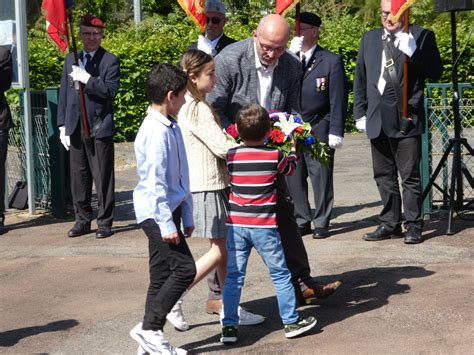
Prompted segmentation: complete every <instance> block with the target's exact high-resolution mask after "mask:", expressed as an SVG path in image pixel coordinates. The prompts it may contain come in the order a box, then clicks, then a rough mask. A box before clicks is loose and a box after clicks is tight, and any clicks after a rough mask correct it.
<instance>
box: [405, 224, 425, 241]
mask: <svg viewBox="0 0 474 355" xmlns="http://www.w3.org/2000/svg"><path fill="white" fill-rule="evenodd" d="M403 242H404V243H405V244H419V243H423V238H422V237H421V228H416V227H408V230H407V232H406V233H405V240H404V241H403Z"/></svg>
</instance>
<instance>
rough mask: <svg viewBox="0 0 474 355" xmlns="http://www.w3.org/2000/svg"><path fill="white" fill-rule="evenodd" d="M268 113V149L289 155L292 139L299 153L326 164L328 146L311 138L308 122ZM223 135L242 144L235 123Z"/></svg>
mask: <svg viewBox="0 0 474 355" xmlns="http://www.w3.org/2000/svg"><path fill="white" fill-rule="evenodd" d="M269 113H270V119H271V121H272V131H271V134H270V137H268V141H267V145H268V146H269V147H273V148H276V149H278V150H280V151H282V152H285V153H286V154H290V150H291V145H292V143H291V138H292V137H293V139H294V140H296V143H297V145H296V147H297V149H298V150H299V151H301V150H305V151H307V152H309V153H310V154H311V155H312V156H313V157H314V158H315V159H318V160H319V161H320V162H321V163H322V164H327V163H328V158H329V149H328V146H327V144H326V143H322V142H320V141H319V139H317V138H316V137H314V136H313V132H312V130H311V125H310V124H309V123H308V122H303V120H302V119H301V118H300V117H298V116H296V115H291V114H288V113H286V112H280V111H271V112H269ZM225 133H227V135H229V136H230V137H232V138H233V139H234V140H235V141H236V142H237V143H240V142H242V139H241V138H240V136H239V133H238V132H237V127H236V125H235V123H234V124H231V125H229V126H228V127H227V128H226V129H225Z"/></svg>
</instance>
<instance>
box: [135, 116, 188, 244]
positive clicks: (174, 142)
mask: <svg viewBox="0 0 474 355" xmlns="http://www.w3.org/2000/svg"><path fill="white" fill-rule="evenodd" d="M134 147H135V157H136V160H137V172H138V176H139V179H140V180H139V182H138V184H137V186H136V187H135V189H134V190H133V206H134V209H135V215H136V217H137V222H138V223H141V222H143V221H144V220H146V219H149V218H152V219H154V220H155V222H156V223H157V224H158V226H159V227H160V231H161V235H162V236H165V235H169V234H171V233H174V232H176V231H177V228H176V225H175V224H174V222H173V211H174V210H176V208H178V207H179V206H181V218H182V220H183V226H184V227H191V226H193V225H194V222H193V214H192V195H191V192H190V190H189V171H188V161H187V158H186V150H185V148H184V142H183V137H182V135H181V130H180V129H179V127H178V125H177V124H176V121H174V120H173V119H172V118H168V117H165V116H163V115H162V114H161V113H160V112H159V111H157V110H154V109H152V108H151V107H149V108H148V110H147V116H146V117H145V119H144V120H143V123H142V125H141V126H140V129H139V131H138V134H137V137H136V139H135V144H134Z"/></svg>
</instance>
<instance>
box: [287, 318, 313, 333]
mask: <svg viewBox="0 0 474 355" xmlns="http://www.w3.org/2000/svg"><path fill="white" fill-rule="evenodd" d="M316 322H317V320H316V318H314V317H308V318H306V319H301V318H299V319H298V321H296V322H295V323H293V324H285V336H286V337H287V338H294V337H296V336H298V335H300V334H303V333H306V332H307V331H308V330H310V329H311V328H313V327H314V326H315V325H316Z"/></svg>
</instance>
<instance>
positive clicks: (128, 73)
mask: <svg viewBox="0 0 474 355" xmlns="http://www.w3.org/2000/svg"><path fill="white" fill-rule="evenodd" d="M256 25H257V23H256V22H255V20H250V21H249V24H246V25H242V24H241V23H238V22H237V21H232V20H231V21H229V23H228V24H227V27H226V33H227V34H228V35H229V36H231V37H233V38H235V39H243V38H246V37H248V36H250V35H251V33H252V30H253V29H254V28H256ZM427 27H429V28H432V29H434V31H435V33H436V36H437V41H438V46H439V49H440V51H441V55H442V59H443V63H444V68H445V70H444V74H443V77H442V79H441V80H440V82H450V81H451V69H452V62H451V31H450V23H449V18H448V17H446V16H443V17H441V16H440V18H439V19H437V20H436V22H435V23H432V24H431V26H427ZM367 30H368V28H365V26H364V25H363V24H362V21H359V20H358V19H357V17H354V15H350V14H347V13H343V14H342V15H340V16H339V17H337V18H335V17H334V18H329V19H324V27H323V29H322V33H321V42H320V43H321V45H322V46H323V47H325V48H327V49H329V50H331V51H333V52H335V53H339V54H340V55H341V56H342V57H343V60H344V64H345V69H346V73H347V75H348V78H349V80H350V86H351V87H352V80H353V76H354V68H355V59H356V56H357V51H358V47H359V41H360V38H361V35H362V33H363V32H365V31H367ZM469 30H470V29H469V21H463V22H461V23H459V24H458V38H459V41H458V42H459V43H464V42H465V40H466V39H467V38H468V34H469ZM198 34H199V32H198V29H197V28H196V26H195V25H194V24H193V23H191V21H189V20H188V19H187V18H186V17H185V16H184V15H183V13H181V12H179V13H172V14H170V15H168V16H167V17H155V18H152V19H148V20H146V21H145V22H144V23H143V24H142V25H141V26H140V27H139V28H137V29H136V28H135V25H134V23H123V24H122V25H120V26H119V27H118V28H117V29H116V30H115V31H114V32H106V37H105V38H104V40H103V47H104V48H106V49H107V50H109V51H110V52H112V53H114V54H115V55H117V56H118V57H119V58H120V62H121V66H120V68H121V82H120V90H119V93H118V95H117V98H116V100H115V106H116V111H115V112H116V114H115V122H116V126H117V129H118V131H119V134H118V135H117V137H116V139H117V141H126V140H132V139H133V137H134V135H135V133H136V132H137V130H138V127H139V125H140V123H141V120H142V118H143V117H144V114H145V111H146V107H147V102H146V97H145V92H144V83H145V78H146V75H147V73H148V72H149V70H150V68H151V67H152V65H153V63H156V62H169V63H177V62H178V60H179V58H180V56H181V54H182V53H183V52H184V50H185V49H186V47H187V46H188V45H189V44H190V43H191V42H193V41H195V40H196V38H197V36H198ZM458 46H459V45H458ZM459 47H461V46H459ZM471 47H472V46H470V45H467V46H466V51H465V53H464V54H463V56H462V57H461V59H460V61H459V70H458V72H459V82H471V83H472V82H473V75H474V71H473V69H474V63H473V62H474V60H473V58H472V55H471ZM459 49H461V48H459ZM29 61H30V62H29V64H30V83H31V87H32V88H34V89H43V88H46V87H51V86H58V85H59V82H60V76H61V68H62V63H63V55H61V53H60V52H59V51H58V50H57V49H56V47H54V46H53V44H52V43H51V42H50V41H49V40H48V38H47V37H46V35H45V33H44V32H43V31H38V30H35V29H33V30H31V31H30V33H29ZM471 94H472V93H471ZM471 96H472V95H471ZM351 118H352V93H351V95H350V102H349V109H348V120H347V125H346V130H348V131H351V130H353V129H354V126H353V120H352V119H351Z"/></svg>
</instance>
